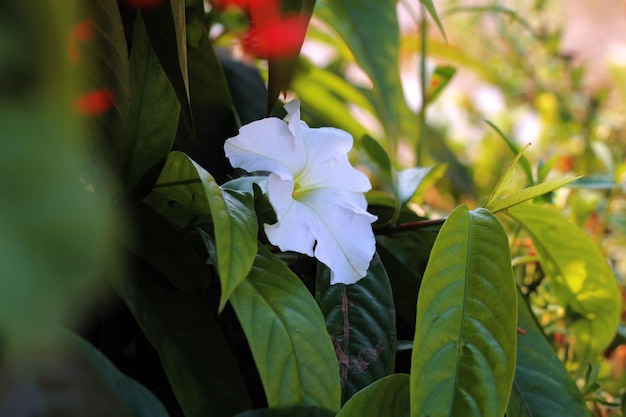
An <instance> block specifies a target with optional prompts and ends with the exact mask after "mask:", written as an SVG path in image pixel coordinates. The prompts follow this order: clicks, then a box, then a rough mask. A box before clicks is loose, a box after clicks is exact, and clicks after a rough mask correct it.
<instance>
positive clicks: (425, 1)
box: [420, 0, 448, 42]
mask: <svg viewBox="0 0 626 417" xmlns="http://www.w3.org/2000/svg"><path fill="white" fill-rule="evenodd" d="M420 3H422V5H424V7H425V8H426V10H428V14H430V17H432V18H433V20H434V21H435V23H436V24H437V27H438V28H439V31H440V32H441V35H443V38H444V39H445V40H446V42H447V40H448V39H447V38H446V32H445V31H444V30H443V25H442V24H441V21H440V20H439V16H438V15H437V10H436V9H435V5H434V4H433V0H420Z"/></svg>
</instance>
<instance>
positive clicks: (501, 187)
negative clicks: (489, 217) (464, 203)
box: [483, 145, 530, 208]
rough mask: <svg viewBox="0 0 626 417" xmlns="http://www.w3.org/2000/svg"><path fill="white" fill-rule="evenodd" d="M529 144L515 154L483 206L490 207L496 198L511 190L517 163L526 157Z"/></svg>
mask: <svg viewBox="0 0 626 417" xmlns="http://www.w3.org/2000/svg"><path fill="white" fill-rule="evenodd" d="M529 146H530V145H526V146H525V147H524V149H522V151H521V152H519V153H518V154H517V155H516V156H515V160H514V161H513V163H512V164H511V165H510V166H509V168H508V169H507V170H506V172H505V173H504V175H503V176H502V177H501V178H500V179H499V180H498V183H497V184H496V186H495V187H494V189H493V191H492V193H491V195H490V196H489V197H488V198H487V201H486V203H484V206H483V207H486V208H489V206H490V205H491V204H492V203H493V202H494V201H495V200H497V199H499V198H502V197H503V196H505V195H506V194H507V193H508V192H509V189H510V188H511V185H512V183H513V177H514V175H515V167H516V166H517V163H518V162H519V161H520V159H522V158H523V157H524V151H525V150H526V149H528V147H529Z"/></svg>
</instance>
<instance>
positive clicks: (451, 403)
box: [411, 206, 517, 417]
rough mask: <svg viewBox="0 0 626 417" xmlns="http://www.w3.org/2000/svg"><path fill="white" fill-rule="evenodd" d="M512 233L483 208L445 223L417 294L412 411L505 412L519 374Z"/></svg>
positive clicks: (447, 413)
mask: <svg viewBox="0 0 626 417" xmlns="http://www.w3.org/2000/svg"><path fill="white" fill-rule="evenodd" d="M515 291H516V290H515V281H514V279H513V272H512V270H511V257H510V255H509V251H508V238H507V235H506V233H505V231H504V229H503V228H502V226H501V225H500V223H499V222H498V220H497V219H496V218H495V217H494V216H493V214H491V213H490V212H488V211H487V210H484V209H477V210H475V211H471V212H470V211H469V210H468V209H467V207H466V206H460V207H457V208H456V209H455V210H454V211H453V212H452V213H451V214H450V216H449V217H448V219H447V220H446V222H445V224H444V225H443V227H442V228H441V230H440V232H439V235H438V236H437V239H436V241H435V246H434V247H433V250H432V252H431V256H430V260H429V262H428V266H427V268H426V272H425V273H424V278H423V281H422V285H421V288H420V292H419V296H418V301H417V318H416V321H417V324H416V328H415V340H414V346H413V354H412V358H411V415H412V416H427V415H430V416H457V415H463V416H467V417H470V416H502V415H504V412H505V410H506V406H507V403H508V399H509V395H510V392H511V386H512V383H513V375H514V372H515V356H516V352H515V348H516V331H517V305H516V304H517V299H516V293H515Z"/></svg>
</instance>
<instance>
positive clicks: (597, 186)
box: [567, 175, 618, 190]
mask: <svg viewBox="0 0 626 417" xmlns="http://www.w3.org/2000/svg"><path fill="white" fill-rule="evenodd" d="M617 185H618V184H617V183H616V182H615V179H614V178H613V175H589V176H585V177H578V178H576V181H574V182H571V183H570V184H569V185H568V186H567V188H584V189H588V190H611V189H613V188H615V187H616V186H617Z"/></svg>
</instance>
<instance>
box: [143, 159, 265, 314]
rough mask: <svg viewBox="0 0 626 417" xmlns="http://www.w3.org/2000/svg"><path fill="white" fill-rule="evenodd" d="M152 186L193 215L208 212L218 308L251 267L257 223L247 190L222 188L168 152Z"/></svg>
mask: <svg viewBox="0 0 626 417" xmlns="http://www.w3.org/2000/svg"><path fill="white" fill-rule="evenodd" d="M155 188H156V189H158V192H159V194H161V195H162V196H165V197H167V198H170V199H172V200H175V201H178V202H180V203H182V204H184V205H185V206H187V207H189V209H190V210H191V211H192V213H193V214H194V215H196V216H201V215H204V216H207V215H209V214H210V215H211V219H212V220H213V228H214V230H215V242H216V244H217V262H216V263H217V271H218V273H219V277H220V282H221V284H222V294H221V297H220V307H219V309H220V311H221V310H222V309H223V308H224V305H225V304H226V301H227V300H228V298H229V297H230V294H231V293H232V292H233V290H234V289H235V288H236V287H237V285H239V283H240V282H241V281H242V280H243V279H245V277H246V275H247V274H248V271H250V268H251V267H252V263H253V261H254V256H255V254H256V251H257V233H258V223H257V220H256V216H255V212H254V198H253V196H252V195H251V194H249V193H241V192H238V191H234V190H228V189H225V190H222V189H221V188H220V187H219V185H217V183H216V182H215V180H214V179H213V177H212V176H211V174H209V173H208V172H207V171H206V170H204V168H202V167H200V166H199V165H197V164H196V163H195V162H194V161H192V160H191V159H189V157H188V156H187V155H185V154H184V153H182V152H178V151H174V152H171V153H170V155H169V157H168V158H167V161H166V164H165V167H164V168H163V171H162V172H161V176H159V179H158V180H157V184H156V185H155Z"/></svg>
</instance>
